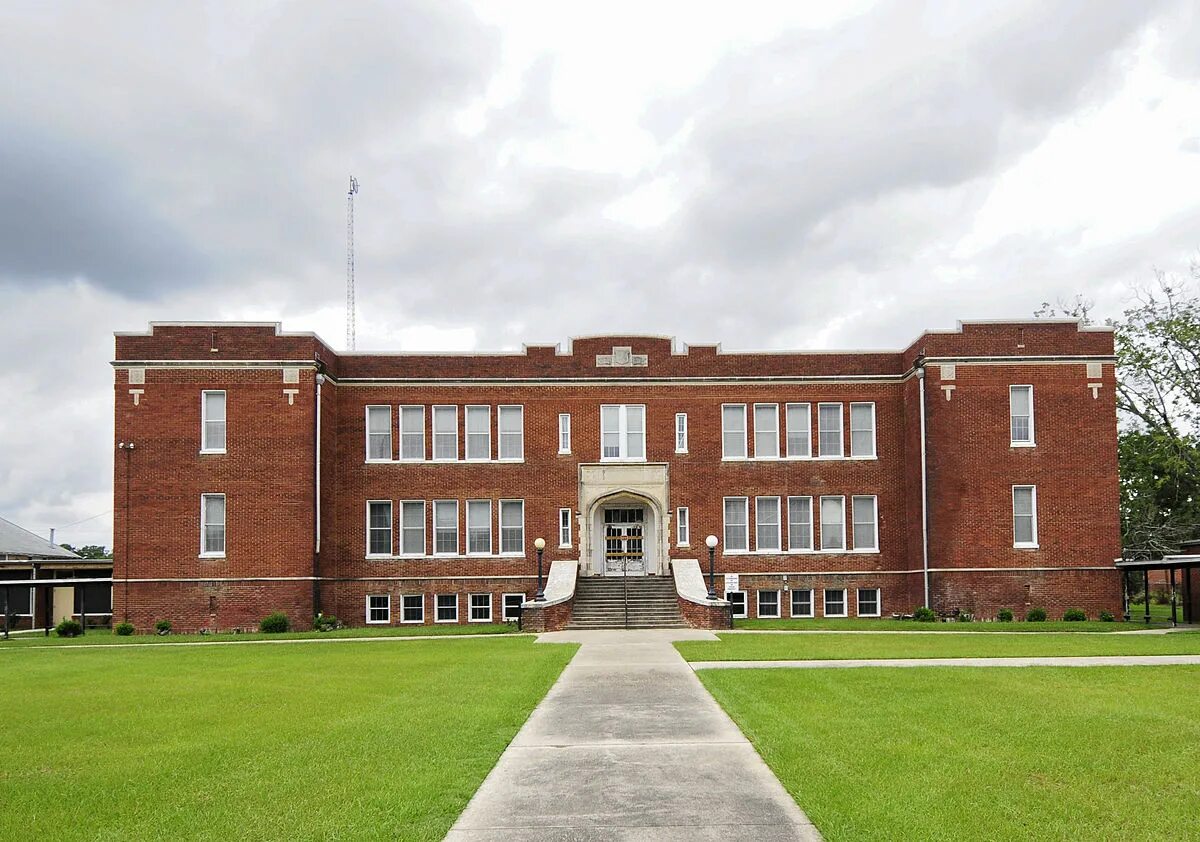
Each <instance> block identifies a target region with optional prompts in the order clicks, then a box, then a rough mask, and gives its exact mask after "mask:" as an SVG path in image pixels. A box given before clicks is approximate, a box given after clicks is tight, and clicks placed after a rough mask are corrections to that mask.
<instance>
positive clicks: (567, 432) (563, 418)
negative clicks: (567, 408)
mask: <svg viewBox="0 0 1200 842" xmlns="http://www.w3.org/2000/svg"><path fill="white" fill-rule="evenodd" d="M558 452H559V453H570V452H571V415H570V413H566V412H560V413H559V414H558Z"/></svg>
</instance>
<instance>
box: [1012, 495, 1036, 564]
mask: <svg viewBox="0 0 1200 842" xmlns="http://www.w3.org/2000/svg"><path fill="white" fill-rule="evenodd" d="M1018 488H1028V489H1029V490H1030V496H1029V504H1030V511H1031V514H1032V518H1031V520H1032V524H1031V525H1032V526H1033V529H1032V530H1031V531H1032V533H1033V540H1032V541H1018V540H1017V489H1018ZM1012 532H1013V549H1016V550H1036V549H1038V548H1039V544H1038V506H1037V486H1036V485H1014V486H1013V487H1012Z"/></svg>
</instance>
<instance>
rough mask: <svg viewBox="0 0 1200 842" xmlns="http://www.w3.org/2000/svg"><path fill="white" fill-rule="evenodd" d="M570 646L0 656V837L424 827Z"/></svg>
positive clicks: (440, 820)
mask: <svg viewBox="0 0 1200 842" xmlns="http://www.w3.org/2000/svg"><path fill="white" fill-rule="evenodd" d="M575 649H576V647H574V646H567V645H548V644H540V645H538V644H535V643H534V641H533V639H532V638H528V637H513V638H499V639H494V640H438V641H433V640H430V641H424V642H415V643H390V642H376V643H372V642H359V643H346V644H343V645H332V646H318V645H313V646H209V647H203V646H196V647H191V646H176V647H170V646H146V647H139V648H133V649H107V650H98V651H90V652H79V651H76V652H68V651H65V650H32V649H15V650H10V651H8V652H5V653H3V654H0V670H2V671H3V684H2V685H0V686H3V688H4V699H5V703H4V714H3V717H4V718H3V723H4V725H3V728H0V805H3V807H2V808H0V839H26V838H28V839H40V838H50V839H54V838H63V837H64V836H75V837H79V838H87V839H104V840H126V839H235V838H239V839H332V838H343V839H351V838H353V839H358V838H379V839H431V840H432V839H441V838H442V836H443V835H444V834H445V833H446V831H447V830H448V829H449V828H450V825H451V824H453V822H454V820H455V818H456V817H457V816H458V814H459V812H460V811H461V810H462V809H463V807H464V806H465V805H466V803H467V801H468V799H469V798H470V797H471V795H472V794H473V793H474V792H475V790H476V789H477V788H478V786H479V784H480V783H481V782H482V781H483V778H484V776H485V775H486V774H487V773H488V771H489V770H490V769H491V768H492V766H493V765H494V764H495V762H496V759H497V758H498V757H499V756H500V754H501V752H502V751H503V750H504V748H505V747H506V746H507V745H508V743H509V741H510V740H511V739H512V737H513V736H514V735H515V734H516V732H517V730H518V729H519V728H520V727H521V725H522V724H523V723H524V722H525V720H526V718H527V717H528V715H529V713H530V711H531V710H532V709H533V708H534V706H535V705H536V704H537V702H538V701H539V700H541V698H542V697H543V696H544V695H545V693H546V691H547V690H548V689H549V687H550V685H551V684H553V682H554V681H555V679H556V678H557V677H558V675H559V673H560V672H561V671H562V669H563V667H564V666H565V665H566V663H567V661H569V660H570V658H571V656H572V654H573V653H574V651H575Z"/></svg>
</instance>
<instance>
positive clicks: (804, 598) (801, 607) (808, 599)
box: [792, 588, 813, 617]
mask: <svg viewBox="0 0 1200 842" xmlns="http://www.w3.org/2000/svg"><path fill="white" fill-rule="evenodd" d="M792 616H793V617H811V616H813V592H812V589H811V588H800V589H799V590H794V591H792Z"/></svg>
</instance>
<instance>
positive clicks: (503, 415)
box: [496, 406, 525, 462]
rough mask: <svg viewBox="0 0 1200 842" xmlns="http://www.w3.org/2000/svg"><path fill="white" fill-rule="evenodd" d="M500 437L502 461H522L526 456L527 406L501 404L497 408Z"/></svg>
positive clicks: (500, 457) (500, 456)
mask: <svg viewBox="0 0 1200 842" xmlns="http://www.w3.org/2000/svg"><path fill="white" fill-rule="evenodd" d="M496 424H497V429H498V434H499V437H500V447H499V454H498V455H499V459H500V461H501V462H520V461H521V460H523V459H524V458H525V407H523V406H501V407H499V408H498V409H497V410H496Z"/></svg>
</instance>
